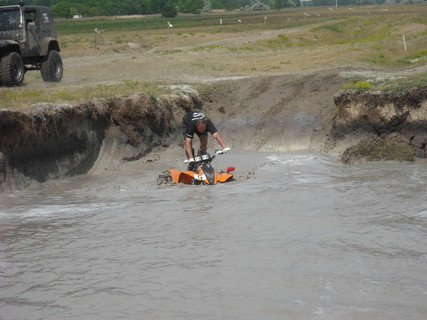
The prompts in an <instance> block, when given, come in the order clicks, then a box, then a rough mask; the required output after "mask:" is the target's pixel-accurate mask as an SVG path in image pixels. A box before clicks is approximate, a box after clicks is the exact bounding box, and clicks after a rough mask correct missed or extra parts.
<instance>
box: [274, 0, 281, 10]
mask: <svg viewBox="0 0 427 320" xmlns="http://www.w3.org/2000/svg"><path fill="white" fill-rule="evenodd" d="M282 8H283V0H274V9H277V10H280V9H282Z"/></svg>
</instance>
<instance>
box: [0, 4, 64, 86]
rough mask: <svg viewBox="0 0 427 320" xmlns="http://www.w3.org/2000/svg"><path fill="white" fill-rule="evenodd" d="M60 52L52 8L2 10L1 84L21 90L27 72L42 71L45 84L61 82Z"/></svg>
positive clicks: (0, 22)
mask: <svg viewBox="0 0 427 320" xmlns="http://www.w3.org/2000/svg"><path fill="white" fill-rule="evenodd" d="M59 52H60V48H59V44H58V41H57V39H56V32H55V26H54V23H53V19H52V15H51V13H50V10H49V8H47V7H42V6H26V5H25V4H24V2H23V1H20V3H19V5H14V6H3V7H0V84H2V85H5V86H19V85H21V84H22V82H23V80H24V75H25V72H26V71H28V70H40V72H41V76H42V78H43V80H44V81H46V82H60V81H61V79H62V74H63V65H62V59H61V56H60V55H59Z"/></svg>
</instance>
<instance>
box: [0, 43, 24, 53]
mask: <svg viewBox="0 0 427 320" xmlns="http://www.w3.org/2000/svg"><path fill="white" fill-rule="evenodd" d="M0 52H1V53H2V54H4V53H7V52H18V53H19V54H21V50H20V49H19V44H18V43H17V42H16V41H13V40H0Z"/></svg>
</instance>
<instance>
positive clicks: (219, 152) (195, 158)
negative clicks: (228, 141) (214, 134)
mask: <svg viewBox="0 0 427 320" xmlns="http://www.w3.org/2000/svg"><path fill="white" fill-rule="evenodd" d="M224 153H225V152H224V151H223V150H216V151H215V152H214V154H213V155H212V156H211V157H210V156H209V155H207V156H208V157H209V158H208V159H204V158H203V157H204V156H205V155H203V156H197V157H194V158H193V161H190V159H188V160H184V163H190V162H198V161H201V160H209V159H211V160H212V159H213V158H215V157H216V156H217V155H219V154H224ZM197 158H200V159H197Z"/></svg>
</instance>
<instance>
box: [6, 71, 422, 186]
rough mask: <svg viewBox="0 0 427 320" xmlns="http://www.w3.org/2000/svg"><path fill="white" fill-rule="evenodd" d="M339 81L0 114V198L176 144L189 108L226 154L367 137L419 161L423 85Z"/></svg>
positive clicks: (304, 80)
mask: <svg viewBox="0 0 427 320" xmlns="http://www.w3.org/2000/svg"><path fill="white" fill-rule="evenodd" d="M344 81H346V80H345V79H340V78H339V77H337V76H336V74H334V73H327V74H315V75H312V74H308V75H305V76H301V77H298V78H297V79H296V78H294V79H288V78H287V77H266V78H254V79H242V80H238V81H232V82H229V81H225V82H221V83H218V84H215V85H213V86H212V88H213V91H212V92H211V93H210V94H207V95H206V96H205V97H203V98H200V96H203V95H197V94H194V95H188V94H179V95H168V96H163V97H159V98H153V97H149V96H147V95H145V94H142V93H141V94H137V95H133V96H130V97H124V98H115V99H110V100H96V101H91V102H88V103H83V104H81V105H78V106H72V105H57V104H50V105H38V106H37V107H34V108H32V109H31V110H30V111H28V112H19V111H13V110H2V111H0V191H2V190H8V189H9V190H10V189H12V190H13V189H20V188H25V187H26V186H28V185H29V184H30V183H31V181H33V180H34V181H38V182H44V181H46V180H48V179H56V178H61V177H66V176H71V175H77V174H84V173H87V172H89V170H92V171H96V168H97V167H102V168H107V167H108V166H109V165H114V163H111V159H113V160H114V159H115V160H117V161H124V160H136V159H139V158H140V157H142V156H144V155H146V154H147V153H149V152H150V151H151V150H152V148H153V147H156V146H167V145H168V144H170V141H172V139H173V141H174V142H173V143H175V142H176V141H177V137H181V133H180V131H181V119H182V116H183V114H184V112H186V111H190V110H195V109H202V110H203V111H204V112H206V114H207V115H208V116H209V117H210V118H211V119H213V120H214V123H215V124H216V126H217V128H218V129H219V131H220V132H221V136H222V137H223V138H225V140H226V142H227V144H229V145H230V146H232V147H233V148H234V147H236V148H241V149H247V150H254V151H268V152H282V151H291V150H311V151H322V152H333V153H342V152H344V151H345V150H346V149H347V148H349V147H351V146H352V145H354V144H356V143H358V142H360V141H361V140H362V139H364V138H366V137H381V138H384V139H389V140H393V141H399V142H403V143H406V144H408V145H410V146H411V147H412V148H413V150H414V153H415V155H416V156H417V157H426V144H427V86H421V87H417V88H413V89H410V90H407V91H404V92H382V93H380V92H374V93H372V92H365V91H345V92H341V93H340V91H341V88H342V84H343V83H344ZM202 100H203V101H202ZM202 102H203V103H202ZM179 141H181V140H179ZM112 155H113V156H112ZM100 170H101V169H100ZM92 171H91V172H92Z"/></svg>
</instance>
